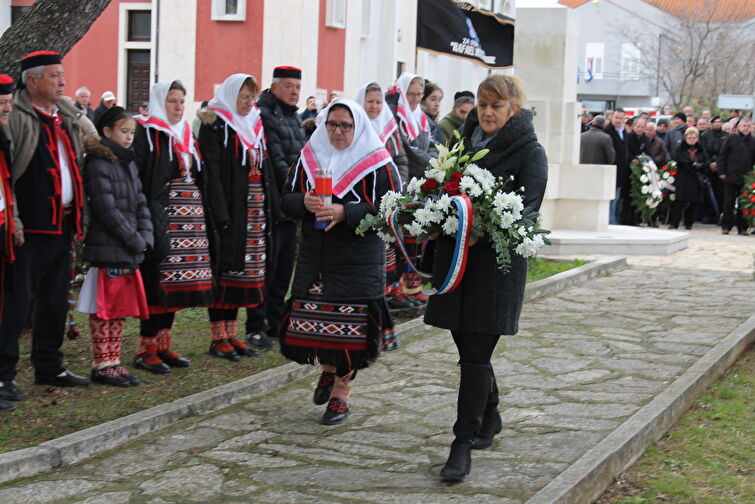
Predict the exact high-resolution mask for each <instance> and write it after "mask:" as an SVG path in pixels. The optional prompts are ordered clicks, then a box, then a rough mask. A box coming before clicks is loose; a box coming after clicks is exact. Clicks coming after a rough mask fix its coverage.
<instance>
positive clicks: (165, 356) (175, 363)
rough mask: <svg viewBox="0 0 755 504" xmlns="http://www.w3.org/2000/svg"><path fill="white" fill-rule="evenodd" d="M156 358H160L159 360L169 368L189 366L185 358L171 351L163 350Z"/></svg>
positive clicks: (189, 362) (188, 361)
mask: <svg viewBox="0 0 755 504" xmlns="http://www.w3.org/2000/svg"><path fill="white" fill-rule="evenodd" d="M157 356H158V357H160V360H161V361H163V362H164V363H165V364H167V365H169V366H170V367H189V366H191V361H190V360H189V359H187V358H186V357H181V356H180V355H178V354H177V353H176V352H174V351H173V350H165V351H163V352H158V354H157Z"/></svg>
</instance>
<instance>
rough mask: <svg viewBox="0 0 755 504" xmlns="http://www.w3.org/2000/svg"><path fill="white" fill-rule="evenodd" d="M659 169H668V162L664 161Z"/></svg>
mask: <svg viewBox="0 0 755 504" xmlns="http://www.w3.org/2000/svg"><path fill="white" fill-rule="evenodd" d="M661 170H663V171H667V170H668V163H666V164H665V165H663V166H661Z"/></svg>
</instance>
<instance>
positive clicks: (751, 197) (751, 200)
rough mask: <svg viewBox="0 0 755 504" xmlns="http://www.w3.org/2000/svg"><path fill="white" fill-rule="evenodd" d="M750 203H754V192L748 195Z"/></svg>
mask: <svg viewBox="0 0 755 504" xmlns="http://www.w3.org/2000/svg"><path fill="white" fill-rule="evenodd" d="M750 203H755V194H753V195H752V196H750Z"/></svg>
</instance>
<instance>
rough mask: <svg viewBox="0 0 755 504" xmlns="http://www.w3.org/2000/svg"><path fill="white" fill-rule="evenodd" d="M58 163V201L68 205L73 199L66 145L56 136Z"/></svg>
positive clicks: (41, 110) (55, 115)
mask: <svg viewBox="0 0 755 504" xmlns="http://www.w3.org/2000/svg"><path fill="white" fill-rule="evenodd" d="M34 108H36V109H37V110H39V111H40V112H43V113H45V114H47V112H46V111H45V110H43V109H41V108H39V107H37V106H36V105H34ZM48 115H52V116H53V117H58V107H56V106H55V105H53V107H52V114H48ZM58 164H59V165H60V202H61V203H62V204H63V205H68V204H69V203H71V202H72V201H73V180H71V170H70V168H69V167H68V152H67V151H66V146H65V144H64V143H63V139H62V138H60V137H58Z"/></svg>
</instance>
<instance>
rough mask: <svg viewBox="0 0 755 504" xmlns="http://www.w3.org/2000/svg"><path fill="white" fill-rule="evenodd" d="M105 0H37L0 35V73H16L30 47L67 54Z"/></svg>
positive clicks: (107, 2)
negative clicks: (19, 63) (0, 36)
mask: <svg viewBox="0 0 755 504" xmlns="http://www.w3.org/2000/svg"><path fill="white" fill-rule="evenodd" d="M109 4H110V0H65V1H64V2H61V1H60V0H37V1H36V2H34V5H32V6H31V7H30V8H29V10H28V11H26V13H25V14H24V15H23V16H21V19H19V20H18V21H17V22H16V23H14V24H13V26H11V27H10V28H8V29H7V30H6V31H5V33H4V34H3V36H2V38H0V73H6V74H9V75H12V76H14V78H15V77H17V76H18V75H19V65H18V61H19V60H20V59H21V58H23V57H24V56H26V55H27V54H29V53H30V52H33V51H57V52H59V53H60V54H62V55H65V54H67V53H68V51H70V50H71V48H72V47H73V46H74V45H75V44H76V42H78V41H79V40H81V38H82V37H83V36H84V35H85V34H86V32H87V31H88V30H89V27H90V26H92V23H94V22H95V20H96V19H97V18H98V17H99V16H100V14H101V13H102V11H104V10H105V8H106V7H107V6H108V5H109ZM96 63H97V62H95V61H93V62H92V64H96Z"/></svg>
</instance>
